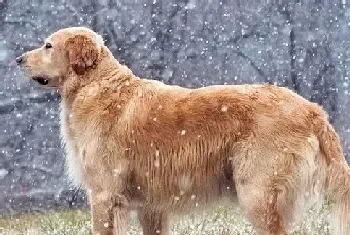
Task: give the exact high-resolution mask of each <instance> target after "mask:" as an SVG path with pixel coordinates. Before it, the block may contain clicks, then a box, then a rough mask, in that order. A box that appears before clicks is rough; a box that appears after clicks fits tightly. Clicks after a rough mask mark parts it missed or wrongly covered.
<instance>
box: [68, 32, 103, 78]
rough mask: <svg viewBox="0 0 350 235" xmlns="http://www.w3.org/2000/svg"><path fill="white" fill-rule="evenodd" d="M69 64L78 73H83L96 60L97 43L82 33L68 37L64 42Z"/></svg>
mask: <svg viewBox="0 0 350 235" xmlns="http://www.w3.org/2000/svg"><path fill="white" fill-rule="evenodd" d="M65 48H66V50H67V53H68V60H69V65H70V66H71V67H72V69H73V70H74V72H75V73H76V74H78V75H83V74H84V73H85V71H86V70H88V69H89V68H91V67H92V66H93V65H94V64H95V63H96V61H97V59H98V56H99V50H98V47H97V44H96V43H94V42H93V41H92V40H91V39H89V38H88V37H86V36H84V35H76V36H74V37H71V38H68V39H67V41H66V43H65Z"/></svg>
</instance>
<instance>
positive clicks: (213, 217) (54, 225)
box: [0, 207, 331, 235]
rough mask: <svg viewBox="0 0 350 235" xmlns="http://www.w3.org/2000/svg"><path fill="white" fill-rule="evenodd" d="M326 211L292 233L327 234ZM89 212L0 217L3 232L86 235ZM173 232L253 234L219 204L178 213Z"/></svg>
mask: <svg viewBox="0 0 350 235" xmlns="http://www.w3.org/2000/svg"><path fill="white" fill-rule="evenodd" d="M328 217H329V214H328V211H327V210H326V209H323V210H322V212H321V213H318V212H315V211H310V212H309V213H308V214H307V215H306V216H305V220H303V222H302V224H300V225H299V226H296V231H295V232H293V233H292V234H293V235H302V234H303V235H304V234H305V235H306V234H307V235H330V234H331V233H330V231H329V226H328V223H327V222H326V220H327V218H328ZM90 230H91V222H90V215H89V213H88V212H86V211H81V210H75V211H61V212H51V213H47V214H35V215H22V216H20V217H17V218H12V219H0V234H3V235H47V234H50V235H70V234H74V235H87V234H91V232H90ZM141 234H142V233H141V230H140V227H139V224H138V222H137V220H136V215H135V214H133V213H132V214H131V219H130V223H129V230H128V235H141ZM170 234H172V235H238V234H239V235H248V234H250V235H254V234H257V233H255V232H254V230H253V228H252V226H251V225H250V224H249V222H248V221H247V220H245V219H244V218H242V216H241V213H240V211H239V209H237V208H235V207H225V208H223V207H220V208H218V209H217V210H215V212H203V213H192V214H189V215H182V216H181V215H179V216H176V217H175V218H174V220H173V226H172V229H171V233H170Z"/></svg>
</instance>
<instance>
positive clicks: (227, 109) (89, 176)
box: [26, 28, 350, 235]
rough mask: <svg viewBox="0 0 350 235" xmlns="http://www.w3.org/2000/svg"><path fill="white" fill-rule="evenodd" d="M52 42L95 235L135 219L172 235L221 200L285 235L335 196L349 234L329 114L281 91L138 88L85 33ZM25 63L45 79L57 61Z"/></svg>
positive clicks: (119, 230) (65, 124) (345, 179)
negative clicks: (187, 218)
mask: <svg viewBox="0 0 350 235" xmlns="http://www.w3.org/2000/svg"><path fill="white" fill-rule="evenodd" d="M49 40H51V41H52V42H53V44H54V47H55V45H56V48H58V49H56V50H61V51H60V53H58V52H56V51H54V52H52V54H51V57H57V56H58V57H59V56H61V57H63V56H64V58H60V59H59V60H57V59H56V60H54V61H56V62H55V63H60V64H57V65H56V64H55V66H57V67H58V68H60V70H59V71H55V76H51V74H50V72H49V71H50V69H49V68H40V73H41V75H42V76H43V75H45V76H46V77H47V78H49V85H50V84H54V85H53V86H54V87H57V88H58V89H59V91H60V93H61V96H62V103H61V133H62V137H63V140H64V141H65V143H66V152H67V165H68V168H69V170H68V171H69V173H70V175H71V178H72V180H73V181H75V182H76V183H77V184H82V185H83V186H84V187H85V188H86V189H87V191H88V192H89V195H90V202H91V211H92V219H93V234H100V235H107V234H118V235H121V234H126V228H127V217H128V216H127V215H128V212H129V211H130V210H131V209H136V210H138V213H139V219H140V222H141V225H142V227H143V232H144V234H145V235H151V234H163V235H164V234H168V223H169V222H168V215H169V214H170V213H176V212H186V211H187V210H189V209H192V208H196V207H198V206H203V205H208V204H216V203H217V202H219V201H221V200H222V198H227V199H230V198H231V199H233V198H237V199H238V203H239V204H240V206H241V207H242V208H243V209H244V211H245V212H246V215H247V217H248V218H249V219H250V221H251V222H252V223H253V224H254V225H255V227H256V228H257V230H258V231H261V232H263V233H266V234H276V235H277V234H286V233H287V231H289V230H290V229H293V223H294V222H295V221H296V219H298V218H299V215H300V213H302V209H303V208H305V207H306V205H309V204H310V205H312V204H314V203H315V202H322V199H323V197H324V196H330V197H331V198H332V199H334V200H335V201H336V202H337V205H338V206H337V207H336V208H338V210H337V212H338V214H339V215H341V216H342V219H340V217H337V218H338V221H336V222H337V223H338V226H337V234H339V235H347V234H350V228H349V224H350V223H349V221H350V215H349V213H350V206H349V203H350V192H349V191H350V182H349V181H350V180H349V179H350V173H349V167H348V165H347V164H346V162H345V160H344V156H343V153H342V150H341V146H340V142H339V138H338V136H337V134H336V133H335V131H334V130H333V128H332V127H331V125H330V124H329V123H328V121H327V116H326V114H325V113H324V111H323V110H322V109H321V108H320V107H319V106H318V105H316V104H314V103H310V102H308V101H307V100H305V99H303V98H302V97H300V96H298V95H296V94H295V93H293V92H291V91H290V90H288V89H286V88H280V87H276V86H272V85H237V86H209V87H204V88H199V89H187V88H182V87H178V86H169V85H165V84H163V83H161V82H158V81H152V80H147V79H139V78H137V77H136V76H135V75H133V73H132V72H131V71H130V70H129V69H128V68H127V67H126V66H123V65H120V64H119V63H118V61H117V60H116V59H115V58H114V57H113V55H112V54H111V52H110V51H109V50H108V48H107V47H105V46H104V45H103V43H102V42H101V40H100V37H99V36H98V35H97V34H95V33H94V32H92V31H91V30H88V29H85V28H68V29H63V30H60V31H58V32H56V33H54V34H53V35H51V36H50V37H49ZM65 50H66V51H65ZM64 51H65V52H64ZM26 56H27V58H28V59H27V61H28V62H27V64H26V66H27V67H28V68H30V69H29V72H28V73H29V74H30V75H31V76H34V75H37V74H36V71H38V67H40V61H41V60H43V59H44V58H43V57H45V56H46V55H45V54H44V53H43V52H42V51H40V49H37V50H36V51H33V52H29V53H27V54H26ZM31 61H35V63H34V62H33V64H31ZM42 66H44V65H42ZM45 66H47V65H45ZM43 71H44V72H43ZM43 73H44V74H43ZM113 231H114V232H113Z"/></svg>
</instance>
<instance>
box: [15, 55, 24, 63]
mask: <svg viewBox="0 0 350 235" xmlns="http://www.w3.org/2000/svg"><path fill="white" fill-rule="evenodd" d="M23 62H24V56H23V55H21V56H18V57H17V58H16V63H17V64H18V65H20V64H22V63H23Z"/></svg>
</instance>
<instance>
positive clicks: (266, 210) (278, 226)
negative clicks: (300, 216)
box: [237, 183, 293, 235]
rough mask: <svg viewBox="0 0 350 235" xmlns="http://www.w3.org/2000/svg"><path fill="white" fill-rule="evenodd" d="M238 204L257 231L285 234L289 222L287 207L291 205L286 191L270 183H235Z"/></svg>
mask: <svg viewBox="0 0 350 235" xmlns="http://www.w3.org/2000/svg"><path fill="white" fill-rule="evenodd" d="M237 195H238V200H239V204H240V206H241V207H242V209H243V210H244V211H245V212H246V214H247V217H248V219H249V220H250V221H251V222H252V224H253V225H254V226H255V228H256V229H257V231H260V232H262V234H269V235H285V234H286V229H287V228H286V225H287V223H288V222H290V215H289V211H288V210H289V209H291V207H290V206H292V205H293V202H292V201H291V200H290V198H289V196H288V193H287V192H286V191H285V190H283V188H281V186H276V185H274V184H270V186H269V187H265V186H263V185H261V184H259V185H255V184H249V183H246V184H237Z"/></svg>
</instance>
